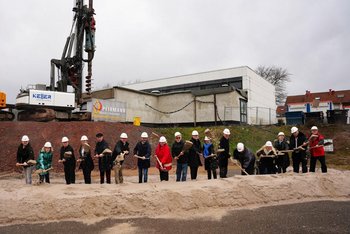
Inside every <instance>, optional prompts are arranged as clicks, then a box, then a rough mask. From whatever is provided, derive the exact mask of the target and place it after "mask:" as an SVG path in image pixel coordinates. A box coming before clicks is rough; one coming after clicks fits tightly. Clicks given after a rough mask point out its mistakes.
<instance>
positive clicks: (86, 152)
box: [78, 136, 94, 184]
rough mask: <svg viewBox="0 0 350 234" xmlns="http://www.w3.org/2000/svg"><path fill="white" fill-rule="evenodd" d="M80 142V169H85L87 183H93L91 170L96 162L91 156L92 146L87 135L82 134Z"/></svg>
mask: <svg viewBox="0 0 350 234" xmlns="http://www.w3.org/2000/svg"><path fill="white" fill-rule="evenodd" d="M80 142H81V145H80V148H79V154H80V157H79V159H78V162H80V165H79V169H82V170H83V174H84V182H85V184H91V171H92V170H93V169H94V162H93V161H92V158H91V147H90V145H89V144H88V138H87V136H82V137H81V138H80Z"/></svg>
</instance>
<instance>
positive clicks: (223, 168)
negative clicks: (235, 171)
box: [219, 128, 231, 178]
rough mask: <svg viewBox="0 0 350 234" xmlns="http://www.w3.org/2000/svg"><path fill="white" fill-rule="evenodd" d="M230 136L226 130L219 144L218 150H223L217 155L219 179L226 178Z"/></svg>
mask: <svg viewBox="0 0 350 234" xmlns="http://www.w3.org/2000/svg"><path fill="white" fill-rule="evenodd" d="M230 134H231V133H230V130H229V129H227V128H226V129H225V130H224V131H223V136H222V137H221V139H220V143H219V149H224V150H225V151H224V152H221V153H220V154H219V168H220V178H227V167H228V159H229V158H230V142H229V138H230Z"/></svg>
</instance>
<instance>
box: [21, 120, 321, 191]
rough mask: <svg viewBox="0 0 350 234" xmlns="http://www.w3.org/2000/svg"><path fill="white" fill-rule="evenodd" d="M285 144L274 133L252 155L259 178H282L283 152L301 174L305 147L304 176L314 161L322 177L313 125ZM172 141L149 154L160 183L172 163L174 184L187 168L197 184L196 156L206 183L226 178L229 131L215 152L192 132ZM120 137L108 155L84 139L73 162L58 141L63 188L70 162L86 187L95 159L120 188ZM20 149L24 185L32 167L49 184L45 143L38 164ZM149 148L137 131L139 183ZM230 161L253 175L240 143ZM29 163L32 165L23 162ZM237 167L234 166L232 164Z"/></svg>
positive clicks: (25, 142) (123, 139) (99, 140)
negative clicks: (279, 175)
mask: <svg viewBox="0 0 350 234" xmlns="http://www.w3.org/2000/svg"><path fill="white" fill-rule="evenodd" d="M291 133H292V135H291V137H290V141H289V142H288V141H286V139H285V135H284V133H283V132H280V133H279V134H278V139H277V140H275V141H274V143H273V144H272V142H270V141H268V142H266V144H265V145H264V146H263V147H262V148H261V149H259V150H258V151H257V152H256V155H257V156H258V169H259V173H260V174H274V173H276V172H278V173H285V172H286V169H287V167H288V166H289V164H290V162H289V154H288V153H289V152H292V160H293V171H294V172H299V167H300V164H301V165H302V172H307V166H306V164H307V158H306V148H307V146H308V145H309V148H310V153H311V156H312V157H311V161H310V172H314V171H315V165H316V160H317V159H318V160H320V162H321V168H322V172H327V167H326V164H325V156H324V148H323V144H324V141H323V140H324V137H323V136H322V135H321V134H319V133H318V129H317V127H316V126H314V127H312V128H311V133H312V134H311V136H310V138H306V136H305V134H303V133H302V132H300V131H299V130H298V129H297V128H296V127H293V128H292V129H291ZM174 135H175V140H174V143H173V144H172V146H171V148H170V147H169V146H168V143H167V140H166V138H165V137H164V136H162V137H160V138H159V143H158V145H157V147H156V149H155V158H156V168H157V169H158V170H159V175H160V180H161V181H163V180H165V181H167V180H169V171H170V170H171V168H172V161H173V159H174V160H175V161H176V164H177V165H176V181H186V177H187V169H188V167H189V168H190V175H191V179H192V180H195V179H197V174H198V168H199V167H200V166H202V161H201V157H203V158H204V167H205V170H206V171H207V175H208V179H211V178H214V179H216V178H217V169H218V168H219V175H220V177H221V178H226V177H227V167H228V160H229V159H230V157H231V155H230V152H229V138H230V130H229V129H224V131H223V135H222V137H221V138H220V141H219V144H218V150H217V152H215V150H214V144H213V142H212V141H213V139H211V138H210V137H208V136H205V138H204V143H203V145H202V144H201V142H200V139H199V134H198V131H196V130H194V131H192V137H191V139H190V140H189V141H184V140H183V139H182V135H181V133H180V132H176V133H175V134H174ZM127 140H128V136H127V134H126V133H122V134H121V135H120V140H119V141H118V142H117V143H116V145H115V147H114V148H113V150H110V149H109V146H108V143H107V142H106V141H105V140H104V137H103V134H102V133H98V134H96V146H95V150H94V153H93V154H92V152H91V147H90V145H89V144H88V138H87V136H82V137H81V145H80V148H79V150H78V152H79V158H78V159H77V160H76V158H75V155H74V150H73V147H72V146H71V145H70V144H69V139H68V138H67V137H63V138H62V147H61V149H60V158H59V160H58V162H59V163H62V164H63V165H64V174H65V180H66V183H67V184H71V183H75V169H76V163H79V169H82V171H83V175H84V181H85V183H86V184H90V183H91V171H92V170H93V169H94V163H93V159H98V168H99V172H100V183H101V184H102V183H104V182H105V178H106V182H107V183H111V170H112V169H113V168H114V171H115V173H114V174H115V182H116V183H123V173H122V168H123V167H122V165H123V162H124V160H125V157H126V156H127V155H129V151H130V149H129V143H128V141H127ZM21 141H22V142H21V145H20V146H19V147H18V150H17V166H23V171H24V175H25V179H26V183H27V184H30V183H31V182H32V179H31V175H32V171H33V169H34V166H33V164H36V169H37V170H38V172H39V178H40V182H44V180H45V182H47V183H49V182H50V177H49V171H50V169H51V168H52V167H51V165H52V158H53V148H52V145H51V143H50V142H46V143H45V144H44V147H43V148H42V149H41V151H40V153H39V156H38V159H37V160H36V161H34V163H33V160H34V152H33V149H32V147H31V146H30V143H29V138H28V136H26V135H25V136H23V137H22V139H21ZM151 152H152V149H151V145H150V143H149V142H148V134H147V133H146V132H143V133H142V134H141V140H140V141H139V142H137V144H136V145H135V147H134V150H133V156H134V157H135V158H137V167H138V176H139V183H142V182H147V180H148V168H149V167H150V166H151V163H150V160H151ZM233 159H234V160H233V162H234V163H236V164H238V165H239V167H241V169H242V175H243V174H254V173H256V171H255V170H256V162H255V161H256V157H255V155H254V153H252V152H251V151H250V150H249V149H248V148H246V147H245V146H244V144H243V143H238V144H237V147H236V148H235V149H234V152H233ZM29 162H32V164H31V163H29ZM238 162H239V163H238Z"/></svg>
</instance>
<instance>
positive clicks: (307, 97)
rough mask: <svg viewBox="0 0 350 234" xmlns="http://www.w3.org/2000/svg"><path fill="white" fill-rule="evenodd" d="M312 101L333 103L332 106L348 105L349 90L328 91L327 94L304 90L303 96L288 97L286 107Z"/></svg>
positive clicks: (349, 100)
mask: <svg viewBox="0 0 350 234" xmlns="http://www.w3.org/2000/svg"><path fill="white" fill-rule="evenodd" d="M314 100H319V101H320V102H330V101H331V102H333V103H334V104H339V103H343V104H346V103H350V90H339V91H335V90H332V89H330V90H329V91H328V92H320V93H311V92H310V91H308V90H306V93H305V94H304V95H295V96H288V97H287V100H286V105H290V104H296V103H311V102H313V101H314Z"/></svg>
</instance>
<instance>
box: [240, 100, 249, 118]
mask: <svg viewBox="0 0 350 234" xmlns="http://www.w3.org/2000/svg"><path fill="white" fill-rule="evenodd" d="M239 106H240V116H241V118H240V121H241V123H247V101H246V100H243V99H240V100H239Z"/></svg>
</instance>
